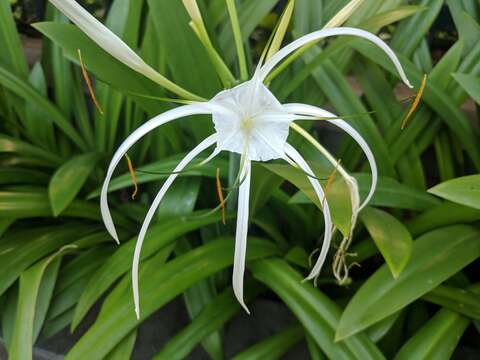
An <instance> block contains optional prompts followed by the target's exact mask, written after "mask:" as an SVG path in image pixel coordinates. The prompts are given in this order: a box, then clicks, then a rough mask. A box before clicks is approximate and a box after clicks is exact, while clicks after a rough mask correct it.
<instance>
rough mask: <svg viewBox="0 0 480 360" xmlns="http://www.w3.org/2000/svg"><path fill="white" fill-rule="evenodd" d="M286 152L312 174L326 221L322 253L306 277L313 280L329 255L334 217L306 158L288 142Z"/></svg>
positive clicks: (306, 171) (311, 178)
mask: <svg viewBox="0 0 480 360" xmlns="http://www.w3.org/2000/svg"><path fill="white" fill-rule="evenodd" d="M285 153H286V154H287V156H289V157H290V158H291V159H292V160H293V161H295V162H296V163H297V165H298V167H300V169H302V170H303V171H304V172H305V173H307V174H309V175H311V176H309V177H308V180H309V181H310V184H312V187H313V190H314V191H315V193H316V194H317V196H318V200H319V201H320V204H322V210H323V217H324V221H325V233H324V235H323V244H322V249H321V250H320V255H319V256H318V259H317V262H316V263H315V265H314V266H313V269H312V271H311V272H310V274H309V275H308V276H307V278H306V280H311V279H314V278H316V277H317V276H318V274H319V273H320V270H321V269H322V266H323V263H324V262H325V259H326V257H327V253H328V249H329V248H330V242H331V240H332V229H333V224H332V217H331V216H330V208H329V207H328V201H327V200H326V199H325V193H324V192H323V189H322V186H321V185H320V182H319V181H318V180H317V179H315V178H314V176H315V175H314V173H313V171H312V169H311V168H310V166H309V165H308V164H307V162H306V161H305V159H304V158H303V157H302V155H300V154H299V153H298V151H297V150H296V149H295V148H294V147H293V146H291V145H290V144H288V143H287V144H286V146H285Z"/></svg>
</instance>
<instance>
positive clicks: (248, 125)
mask: <svg viewBox="0 0 480 360" xmlns="http://www.w3.org/2000/svg"><path fill="white" fill-rule="evenodd" d="M253 126H254V121H253V118H252V117H250V116H248V117H245V118H242V120H240V129H242V130H243V131H244V132H245V133H247V134H250V133H251V131H252V129H253Z"/></svg>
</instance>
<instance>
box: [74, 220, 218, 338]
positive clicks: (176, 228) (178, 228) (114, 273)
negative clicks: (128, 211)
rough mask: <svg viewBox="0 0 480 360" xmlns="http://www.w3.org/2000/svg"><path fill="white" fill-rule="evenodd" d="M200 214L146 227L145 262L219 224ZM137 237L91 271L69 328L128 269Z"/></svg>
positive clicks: (143, 251) (77, 321)
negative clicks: (180, 240) (186, 237)
mask: <svg viewBox="0 0 480 360" xmlns="http://www.w3.org/2000/svg"><path fill="white" fill-rule="evenodd" d="M203 215H204V212H203V213H202V212H200V213H194V214H193V215H192V216H181V217H175V218H172V219H170V220H168V221H165V222H164V223H159V224H155V225H153V226H151V227H150V229H149V230H148V232H147V235H146V237H145V242H144V246H143V248H142V259H147V258H149V257H150V256H152V255H153V254H154V253H155V252H157V251H158V250H159V249H162V248H163V247H165V246H167V245H169V244H171V243H172V242H174V241H175V240H176V239H177V238H179V237H181V236H182V235H185V234H187V233H189V232H191V231H194V230H197V229H199V228H201V227H203V226H206V225H209V224H213V223H215V222H218V221H220V215H218V214H215V215H211V216H208V217H206V216H203ZM136 240H137V237H136V236H135V237H133V238H132V239H130V240H129V241H127V242H126V243H124V244H122V245H121V246H120V248H119V249H118V250H117V251H115V253H114V254H113V255H112V256H111V257H110V258H109V259H108V260H107V261H105V263H104V264H103V266H102V267H100V268H99V269H98V271H96V272H95V274H94V275H93V276H92V278H91V280H90V281H89V283H88V285H87V286H86V288H85V291H84V292H83V293H82V295H81V297H80V299H79V300H78V305H77V307H76V308H75V315H74V317H73V321H72V329H75V328H76V327H77V325H78V324H79V323H80V321H81V320H82V319H83V317H84V316H85V315H86V314H87V312H88V310H89V309H90V308H91V307H92V305H93V304H94V303H95V302H96V301H97V300H98V299H99V298H100V296H101V295H102V294H103V293H104V292H105V291H107V290H108V288H109V287H110V286H111V285H112V284H113V283H114V282H115V281H116V280H117V279H118V278H120V277H121V276H122V275H123V274H125V273H126V272H128V270H129V269H130V268H131V264H132V259H133V252H134V249H135V243H136Z"/></svg>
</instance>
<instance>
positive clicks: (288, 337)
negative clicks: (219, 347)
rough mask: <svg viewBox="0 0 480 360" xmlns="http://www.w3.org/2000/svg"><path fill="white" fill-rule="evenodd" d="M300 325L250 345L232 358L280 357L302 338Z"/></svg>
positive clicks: (273, 359) (264, 359)
mask: <svg viewBox="0 0 480 360" xmlns="http://www.w3.org/2000/svg"><path fill="white" fill-rule="evenodd" d="M303 334H304V333H303V329H302V327H301V326H298V325H297V326H292V327H290V328H288V329H286V330H283V331H281V332H279V333H278V334H275V335H273V336H270V337H268V338H267V339H265V340H262V341H260V342H259V343H257V344H255V345H253V346H251V347H250V348H248V349H247V350H245V351H242V352H241V353H240V354H237V355H235V356H234V357H233V358H232V360H257V359H258V360H270V359H271V360H275V359H280V358H281V357H282V355H283V354H284V353H286V352H287V351H288V350H289V349H290V348H291V347H292V346H294V345H295V344H296V343H298V342H299V341H300V340H301V339H302V338H303Z"/></svg>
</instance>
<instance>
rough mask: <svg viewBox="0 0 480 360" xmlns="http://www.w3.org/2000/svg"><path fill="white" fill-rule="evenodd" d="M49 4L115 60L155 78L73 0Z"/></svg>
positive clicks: (53, 0) (116, 38)
mask: <svg viewBox="0 0 480 360" xmlns="http://www.w3.org/2000/svg"><path fill="white" fill-rule="evenodd" d="M50 2H51V3H52V4H53V5H54V6H55V7H56V8H57V9H58V10H60V11H61V12H62V13H63V14H65V16H67V17H68V18H69V19H70V20H71V21H72V22H73V23H75V25H77V26H78V27H79V28H80V29H81V30H82V31H83V32H84V33H85V34H86V35H87V36H88V37H89V38H90V39H92V40H93V41H94V42H96V43H97V44H98V46H100V47H101V48H102V49H104V50H105V51H106V52H108V53H109V54H110V55H112V56H113V57H114V58H116V59H117V60H119V61H121V62H122V63H124V64H125V65H127V66H129V67H131V68H132V69H134V70H135V71H138V72H139V73H141V74H143V75H145V76H147V77H152V76H153V77H155V76H157V72H156V71H155V70H153V69H152V68H151V67H150V66H149V65H147V64H146V63H145V62H144V61H143V60H142V59H141V58H140V56H138V55H137V54H136V53H135V51H133V50H132V49H130V47H128V45H127V44H125V43H124V42H123V40H122V39H120V38H119V37H118V36H117V35H115V34H114V33H113V32H112V31H111V30H109V29H108V28H107V27H106V26H105V25H103V24H102V23H101V22H100V21H98V20H97V19H96V18H95V17H94V16H92V15H91V14H90V13H89V12H88V11H87V10H85V9H84V8H83V7H82V6H80V5H79V4H78V3H77V2H76V1H74V0H50Z"/></svg>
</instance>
